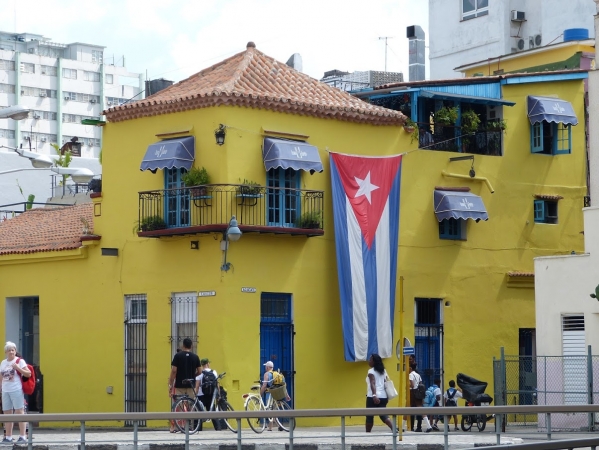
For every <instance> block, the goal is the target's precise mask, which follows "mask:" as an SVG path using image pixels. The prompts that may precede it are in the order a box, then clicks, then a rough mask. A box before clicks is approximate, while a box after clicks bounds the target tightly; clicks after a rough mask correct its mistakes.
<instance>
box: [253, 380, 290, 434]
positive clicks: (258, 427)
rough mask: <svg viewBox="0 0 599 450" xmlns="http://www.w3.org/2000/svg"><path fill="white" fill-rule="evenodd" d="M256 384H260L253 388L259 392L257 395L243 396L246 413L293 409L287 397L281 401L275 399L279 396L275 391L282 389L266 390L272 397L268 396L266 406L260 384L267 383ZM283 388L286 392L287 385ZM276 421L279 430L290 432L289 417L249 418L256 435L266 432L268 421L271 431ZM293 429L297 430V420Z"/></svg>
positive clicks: (254, 393)
mask: <svg viewBox="0 0 599 450" xmlns="http://www.w3.org/2000/svg"><path fill="white" fill-rule="evenodd" d="M255 383H258V384H254V385H253V386H252V387H251V390H252V391H258V392H257V393H256V392H250V393H248V394H243V398H244V399H245V404H244V408H245V410H246V411H268V410H272V411H289V410H290V409H291V406H289V403H287V401H286V400H285V395H283V396H281V399H280V400H276V399H275V396H277V392H276V391H275V389H281V388H268V389H267V390H266V392H267V393H270V394H271V395H269V396H268V402H267V404H266V405H265V404H264V402H263V401H262V396H261V395H260V383H267V381H256V382H255ZM282 388H283V391H284V392H286V390H285V385H283V386H282ZM273 394H274V395H273ZM275 420H276V422H277V424H278V426H279V430H281V431H289V428H290V427H289V421H290V420H292V419H290V418H288V417H276V418H272V417H270V418H268V419H264V418H248V419H247V421H248V424H249V426H250V428H251V429H252V430H254V432H256V433H262V432H263V431H264V429H265V428H266V422H267V421H268V425H269V427H268V428H269V429H271V428H272V425H273V423H274V421H275ZM293 429H294V430H295V420H293Z"/></svg>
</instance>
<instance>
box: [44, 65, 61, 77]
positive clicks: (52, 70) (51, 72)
mask: <svg viewBox="0 0 599 450" xmlns="http://www.w3.org/2000/svg"><path fill="white" fill-rule="evenodd" d="M40 72H41V74H42V75H46V76H54V77H55V76H56V75H57V73H58V70H57V69H56V67H54V66H40Z"/></svg>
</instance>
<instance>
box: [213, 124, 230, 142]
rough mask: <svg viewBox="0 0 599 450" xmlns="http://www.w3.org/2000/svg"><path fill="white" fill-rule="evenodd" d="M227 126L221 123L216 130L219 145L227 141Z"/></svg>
mask: <svg viewBox="0 0 599 450" xmlns="http://www.w3.org/2000/svg"><path fill="white" fill-rule="evenodd" d="M226 134H227V132H226V131H225V126H224V125H223V124H222V123H221V124H220V125H219V126H218V128H217V129H216V130H214V137H215V138H216V144H217V145H223V144H224V143H225V135H226Z"/></svg>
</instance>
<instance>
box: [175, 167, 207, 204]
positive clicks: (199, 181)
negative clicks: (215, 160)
mask: <svg viewBox="0 0 599 450" xmlns="http://www.w3.org/2000/svg"><path fill="white" fill-rule="evenodd" d="M181 181H182V182H183V184H184V185H185V187H188V188H195V187H196V186H202V187H198V188H195V189H191V196H192V197H193V198H198V197H203V196H205V195H206V187H205V185H206V184H208V183H210V176H209V175H208V171H207V170H206V168H205V167H202V168H197V167H192V168H191V169H189V171H187V172H185V173H184V174H183V175H181Z"/></svg>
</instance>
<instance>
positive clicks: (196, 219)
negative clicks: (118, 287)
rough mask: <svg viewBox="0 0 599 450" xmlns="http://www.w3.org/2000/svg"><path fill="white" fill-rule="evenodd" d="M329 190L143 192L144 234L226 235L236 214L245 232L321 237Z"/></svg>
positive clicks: (228, 187)
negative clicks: (325, 192)
mask: <svg viewBox="0 0 599 450" xmlns="http://www.w3.org/2000/svg"><path fill="white" fill-rule="evenodd" d="M323 211H324V192H323V191H313V190H306V189H291V188H279V187H265V186H255V185H251V186H249V185H240V184H210V185H205V186H195V187H191V188H188V187H185V188H175V189H163V190H159V191H144V192H140V193H139V222H138V235H139V236H145V237H160V236H173V235H177V234H196V233H212V232H222V231H225V230H226V228H227V225H228V224H229V221H230V220H231V216H235V217H236V218H237V221H238V223H239V228H240V229H241V230H242V231H243V232H258V233H277V234H299V235H305V236H321V235H323V234H324V231H323V225H324V224H323Z"/></svg>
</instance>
